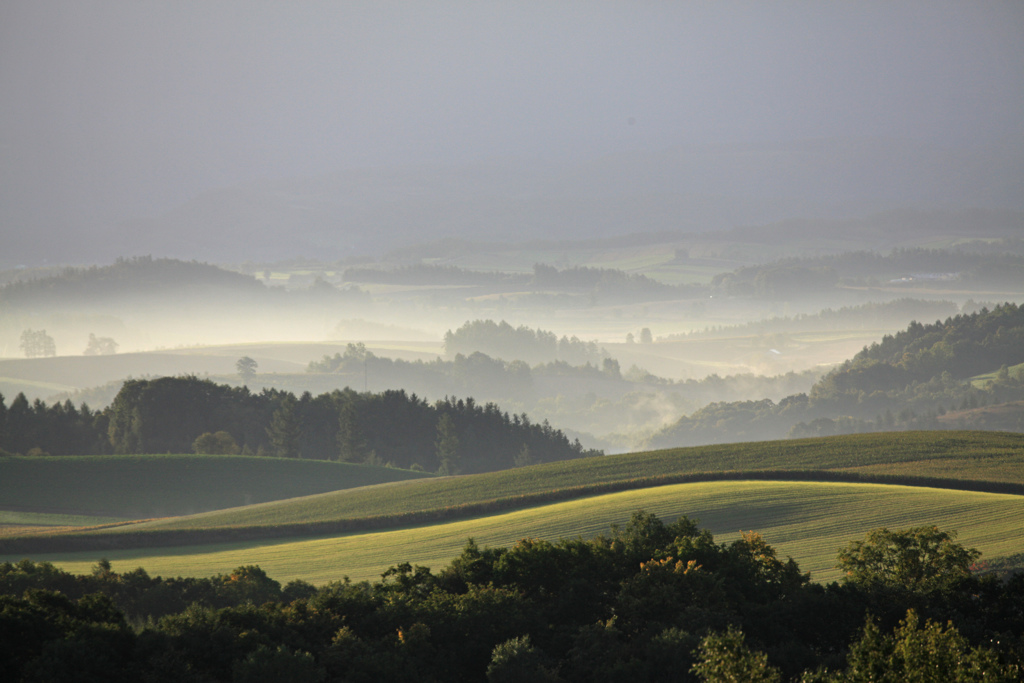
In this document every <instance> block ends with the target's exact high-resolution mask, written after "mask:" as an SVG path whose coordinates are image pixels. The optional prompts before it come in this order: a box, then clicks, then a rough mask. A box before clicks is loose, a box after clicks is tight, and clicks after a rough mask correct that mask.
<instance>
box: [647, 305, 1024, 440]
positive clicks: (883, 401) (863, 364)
mask: <svg viewBox="0 0 1024 683" xmlns="http://www.w3.org/2000/svg"><path fill="white" fill-rule="evenodd" d="M1020 363H1024V308H1022V307H1020V306H1018V305H1016V304H1013V303H1005V304H1001V305H998V306H995V307H994V308H993V309H992V310H988V309H987V308H982V309H981V310H980V311H978V312H976V313H970V314H961V315H957V316H954V317H949V318H947V319H946V320H945V321H936V322H935V323H931V324H927V325H925V324H921V323H918V322H912V323H911V324H910V325H909V326H908V327H907V329H906V330H904V331H902V332H899V333H897V334H895V335H886V336H885V337H883V339H882V341H881V342H880V343H876V344H872V345H871V346H870V347H865V348H864V349H863V350H862V351H861V352H859V353H858V354H857V355H856V356H854V357H853V358H852V359H850V360H848V361H847V362H845V363H844V364H843V365H842V366H840V367H839V368H837V369H835V370H833V371H832V372H830V373H828V374H826V375H825V376H824V377H822V378H821V379H820V380H818V382H816V383H815V384H814V386H813V387H812V388H811V391H810V392H809V393H807V394H795V395H792V396H788V397H786V398H784V399H782V400H780V401H778V402H777V403H776V402H774V401H772V400H770V399H762V400H750V401H735V402H718V403H712V404H709V405H707V406H705V407H703V408H701V409H700V410H697V411H695V412H694V413H692V414H690V415H688V416H684V417H683V418H681V419H680V420H679V421H678V422H677V423H676V424H674V425H671V426H669V427H667V428H665V429H664V430H662V431H661V432H659V433H658V434H655V435H654V436H653V437H652V438H651V440H650V442H649V444H648V445H649V446H651V447H668V446H676V445H683V444H691V443H724V442H728V441H737V440H744V441H747V440H760V439H780V438H784V437H786V436H800V437H803V436H827V435H831V434H843V433H853V432H867V431H884V430H892V429H942V428H949V427H955V426H956V424H955V423H950V422H949V421H947V420H941V421H940V419H939V418H940V417H942V416H944V415H945V414H947V413H949V412H950V411H957V410H969V409H973V408H978V407H979V406H983V405H991V404H1004V403H1010V402H1014V401H1020V400H1022V399H1024V372H1019V371H1018V372H1016V373H1011V372H1010V370H1009V368H1010V367H1012V366H1015V365H1018V364H1020ZM997 370H998V373H997V374H996V376H995V378H994V379H992V380H991V381H989V382H987V383H986V385H985V386H980V387H979V386H974V385H972V384H971V383H970V382H969V381H966V380H967V379H968V378H970V377H972V376H976V375H978V374H982V373H986V372H995V371H997ZM1022 417H1024V416H1022ZM1018 422H1019V423H1020V424H1019V425H1018V426H1019V428H1021V429H1024V421H1018ZM1006 423H1007V421H1005V420H1004V421H1003V424H1006Z"/></svg>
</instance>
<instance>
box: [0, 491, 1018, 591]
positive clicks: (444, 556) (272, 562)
mask: <svg viewBox="0 0 1024 683" xmlns="http://www.w3.org/2000/svg"><path fill="white" fill-rule="evenodd" d="M403 488H405V487H403ZM640 508H643V509H645V510H647V511H650V512H653V513H655V514H657V515H658V516H659V517H662V518H663V519H665V520H666V521H668V520H671V519H675V518H676V517H678V516H679V515H681V514H686V515H688V516H690V517H691V518H694V519H699V521H700V523H701V526H703V527H706V528H708V529H709V530H711V531H712V532H713V533H714V534H715V535H716V538H717V540H719V541H720V542H724V541H729V540H733V539H735V538H736V537H737V536H738V532H739V531H740V530H751V529H753V530H756V531H759V532H761V533H762V534H763V535H764V536H765V538H766V540H767V541H768V542H769V543H771V544H772V545H774V546H775V547H776V548H778V550H779V553H780V555H781V556H786V555H790V556H792V557H794V559H796V560H797V561H798V562H799V563H800V566H801V567H802V568H803V569H804V570H805V571H810V572H812V578H814V579H815V580H819V581H821V580H832V579H835V578H838V576H837V574H836V572H835V571H834V569H833V565H834V561H835V556H836V553H837V551H838V549H839V548H840V547H843V546H845V545H846V543H847V542H848V541H850V540H854V539H857V538H861V537H863V535H864V534H865V533H866V532H867V531H868V530H869V529H872V528H875V527H878V526H888V527H890V528H900V527H908V526H915V525H925V524H928V525H932V524H935V525H938V526H939V527H941V528H943V529H955V530H957V531H958V532H959V538H958V540H959V541H960V542H962V543H964V544H966V545H968V546H972V547H977V548H979V549H981V550H982V551H983V553H984V556H983V558H984V559H996V558H999V557H1006V556H1010V555H1013V554H1014V553H1019V552H1020V550H1021V548H1024V528H1022V527H1021V525H1020V520H1021V519H1022V518H1024V497H1021V496H1012V495H1001V494H989V493H976V492H963V491H948V490H941V489H929V488H909V487H901V486H883V485H872V484H835V483H828V484H823V483H811V482H801V483H794V482H708V483H696V484H680V485H674V486H663V487H657V488H652V489H643V490H635V491H624V492H619V493H613V494H607V495H603V496H596V497H590V498H585V499H581V500H574V501H566V502H560V503H555V504H551V505H543V506H537V507H531V508H527V509H523V510H518V511H514V512H508V513H504V514H498V515H492V516H487V517H481V518H474V519H466V520H459V521H454V522H449V523H444V524H436V525H429V526H421V527H413V528H405V529H397V530H391V531H383V532H373V533H362V534H347V535H342V536H337V537H333V538H304V539H300V540H290V541H281V542H266V541H263V542H258V541H257V542H247V543H233V544H222V545H217V546H202V547H177V548H174V549H169V550H163V551H161V550H104V551H102V556H104V557H107V558H108V559H110V560H111V561H112V563H113V566H114V569H115V570H116V571H128V570H130V569H133V568H134V567H136V566H144V567H145V568H146V569H147V571H149V573H150V574H152V575H164V576H173V575H185V576H210V575H213V574H217V573H228V572H230V570H231V569H232V568H234V567H236V566H239V565H243V564H259V565H260V566H261V567H262V568H263V569H264V570H266V571H267V572H268V573H269V574H270V575H271V576H274V577H275V578H276V579H278V580H281V581H288V580H291V579H296V578H299V579H304V580H306V581H311V582H313V583H324V582H326V581H331V580H338V579H341V578H342V577H344V576H349V577H351V578H352V579H356V580H360V579H376V578H379V575H380V573H381V572H382V571H383V570H384V569H386V568H387V567H388V566H391V565H393V564H397V563H399V562H404V561H409V562H412V563H414V564H422V565H426V566H430V567H432V568H434V569H438V568H440V567H441V566H444V565H445V564H447V563H448V562H449V561H450V560H451V559H452V558H453V557H455V556H456V555H457V554H458V553H459V551H460V549H461V547H462V546H463V545H464V543H465V541H466V539H467V538H469V537H472V538H474V539H475V540H476V541H477V543H479V544H480V545H510V544H514V543H515V542H516V541H517V540H518V539H519V538H522V537H527V536H530V537H538V538H544V539H549V540H555V539H558V538H563V537H575V536H577V535H579V536H583V537H590V536H593V535H596V534H598V533H602V532H606V531H607V530H608V528H609V526H610V525H611V524H620V525H621V524H624V523H625V522H626V521H627V520H628V518H629V516H630V514H631V513H632V512H633V511H635V510H637V509H640ZM99 557H100V553H99V552H97V551H89V552H79V553H65V554H59V555H35V556H34V559H36V560H47V561H52V562H54V563H55V564H57V565H59V566H61V567H63V568H64V569H67V570H68V571H72V572H80V573H88V572H89V571H90V570H91V567H92V565H93V564H95V562H96V561H97V559H98V558H99ZM15 559H18V557H17V556H11V555H8V556H0V561H3V560H15Z"/></svg>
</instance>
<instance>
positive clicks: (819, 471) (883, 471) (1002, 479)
mask: <svg viewBox="0 0 1024 683" xmlns="http://www.w3.org/2000/svg"><path fill="white" fill-rule="evenodd" d="M108 462H110V463H114V462H117V460H116V459H108ZM193 462H195V459H191V460H182V461H180V462H178V463H177V467H179V468H183V467H184V466H185V465H188V464H189V463H193ZM226 462H233V460H231V459H229V460H227V461H226ZM254 462H262V461H254ZM266 462H276V461H266ZM283 462H284V465H282V466H287V465H290V464H293V462H294V461H283ZM171 463H172V461H168V464H169V465H170V464H171ZM294 464H298V463H294ZM307 464H308V465H313V463H307ZM323 465H326V466H327V467H330V466H331V465H332V464H331V463H323ZM364 471H365V470H364ZM369 471H372V470H369ZM383 471H384V472H394V470H390V471H389V470H383ZM54 476H57V475H54ZM929 476H932V477H940V478H941V479H942V481H935V480H928V479H926V478H927V477H929ZM722 478H729V479H733V480H740V479H761V480H770V479H785V480H790V481H792V480H797V479H799V480H825V481H836V480H839V481H843V480H853V481H864V482H876V483H879V482H884V483H893V484H916V485H918V486H920V485H925V484H926V485H931V486H941V487H946V488H951V489H956V488H960V489H964V488H966V489H974V490H978V491H994V492H1019V491H1021V490H1022V488H1021V487H1022V485H1024V435H1021V434H1004V433H992V432H899V433H882V434H862V435H852V436H841V437H831V438H819V439H802V440H792V441H780V442H764V443H745V444H732V445H727V446H706V447H699V448H681V449H671V450H665V451H656V452H651V453H640V454H629V455H618V456H606V457H598V458H587V459H580V460H573V461H565V462H558V463H550V464H546V465H541V466H535V467H527V468H521V469H515V470H506V471H501V472H493V473H488V474H481V475H472V476H462V477H449V478H440V479H428V480H422V481H407V482H405V483H403V484H401V485H400V486H368V487H364V488H357V489H350V490H343V491H333V492H330V493H321V494H318V495H310V496H305V497H296V498H288V499H279V500H276V501H273V502H267V503H262V504H254V505H248V506H243V507H236V508H231V509H225V510H219V511H212V512H207V513H203V514H196V515H189V516H183V517H168V518H165V519H158V520H151V521H145V522H139V523H136V524H130V525H123V526H120V527H117V528H113V529H111V528H103V529H92V530H88V529H80V530H77V531H72V532H68V533H60V534H50V535H48V537H47V538H37V539H31V538H19V539H13V538H8V539H6V540H2V541H0V552H3V553H5V554H12V553H17V552H32V553H37V552H42V551H45V550H47V549H53V550H57V549H63V550H70V549H73V548H82V549H86V548H115V547H119V548H130V547H142V546H150V547H152V546H180V545H192V544H196V543H225V542H233V541H252V540H256V539H270V538H281V537H287V536H291V537H295V536H303V535H311V534H337V533H342V532H349V531H368V530H379V529H387V528H396V527H403V526H409V525H413V524H428V523H442V522H450V521H454V520H458V519H468V518H471V517H476V516H481V515H486V514H499V513H506V512H509V511H512V510H518V509H526V508H530V507H535V506H539V505H546V504H551V503H558V502H564V501H569V500H574V499H584V498H592V497H595V496H599V495H604V494H609V493H613V492H620V491H626V490H638V491H654V490H656V489H655V488H652V487H659V486H662V487H663V486H666V485H671V484H678V483H684V482H693V481H702V480H703V481H707V480H714V479H722ZM100 481H107V480H105V479H103V478H100ZM365 483H369V482H365ZM108 485H109V486H110V487H111V489H112V490H113V489H116V487H117V486H118V485H117V484H116V483H114V482H113V481H112V480H111V481H110V482H109V483H108ZM159 490H160V491H164V493H163V495H165V496H170V495H172V494H170V493H168V492H167V488H166V485H165V488H163V489H159ZM65 491H66V492H67V493H66V494H65V495H66V496H67V497H66V498H64V499H63V500H66V501H67V503H66V504H71V503H74V504H77V505H79V506H80V508H79V509H86V505H87V503H88V501H89V500H91V498H90V497H91V496H97V499H98V500H104V499H105V497H104V495H103V494H102V492H101V491H94V492H87V491H83V490H80V489H77V488H76V487H75V486H73V485H71V484H70V483H69V484H68V485H66V487H65ZM121 495H122V496H123V495H126V494H121ZM187 495H188V496H193V495H195V493H194V492H192V493H189V494H187ZM106 499H110V500H113V499H116V495H115V494H114V493H111V494H110V496H109V497H107V498H106ZM55 500H56V499H55ZM185 500H188V498H186V499H185ZM106 509H109V508H106ZM39 511H43V510H39ZM51 511H54V510H51ZM125 516H127V515H125ZM62 531H63V530H62Z"/></svg>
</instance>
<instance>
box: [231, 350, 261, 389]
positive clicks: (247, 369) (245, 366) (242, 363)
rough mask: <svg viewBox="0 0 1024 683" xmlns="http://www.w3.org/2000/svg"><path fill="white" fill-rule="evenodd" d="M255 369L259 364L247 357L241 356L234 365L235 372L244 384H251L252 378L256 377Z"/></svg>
mask: <svg viewBox="0 0 1024 683" xmlns="http://www.w3.org/2000/svg"><path fill="white" fill-rule="evenodd" d="M257 367H259V363H257V362H256V361H255V360H253V359H252V358H250V357H249V356H242V357H241V358H239V359H238V362H236V363H235V370H237V371H238V375H239V376H240V377H241V378H242V381H243V382H245V383H246V384H248V383H249V382H251V381H252V379H253V377H255V376H256V368H257Z"/></svg>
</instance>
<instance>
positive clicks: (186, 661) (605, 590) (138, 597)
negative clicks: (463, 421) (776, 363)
mask: <svg viewBox="0 0 1024 683" xmlns="http://www.w3.org/2000/svg"><path fill="white" fill-rule="evenodd" d="M977 557H978V553H977V552H976V551H973V550H970V549H967V548H964V547H963V546H961V545H959V544H956V543H955V542H954V540H953V538H952V536H951V535H950V534H947V533H945V532H942V531H939V530H938V529H934V528H927V527H924V528H918V529H911V530H906V531H895V532H894V531H889V530H886V529H879V530H875V531H874V532H872V533H871V534H869V535H868V536H867V537H866V538H865V539H864V540H862V541H856V542H853V543H851V544H850V545H849V546H848V547H847V548H846V549H845V550H844V551H842V552H841V553H840V555H839V558H838V562H839V566H840V567H841V568H842V569H843V570H844V572H845V573H846V578H845V579H844V581H843V583H842V584H838V583H833V584H830V585H827V586H823V585H817V584H812V583H810V582H809V577H808V576H807V575H806V574H803V573H801V572H800V569H799V567H798V566H797V564H796V563H795V562H793V561H792V560H788V561H783V560H781V559H779V558H778V557H777V554H776V552H775V550H774V548H772V547H771V546H770V545H768V544H767V543H766V542H765V541H764V539H763V538H761V537H760V536H759V535H758V534H756V533H753V532H750V533H745V534H743V535H742V538H740V539H739V540H737V541H734V542H732V543H716V542H715V540H714V538H713V537H712V536H711V534H710V533H708V532H707V531H702V530H700V529H699V528H698V527H697V526H696V525H695V524H694V523H693V522H691V521H690V520H688V519H687V518H685V517H683V518H681V519H679V520H677V521H676V522H674V523H672V524H665V523H663V522H662V521H660V520H659V519H657V518H656V517H654V516H652V515H648V514H645V513H643V512H638V513H636V514H635V515H634V516H633V518H632V520H631V521H630V523H629V524H628V525H627V526H626V527H625V528H624V529H621V530H619V529H613V532H612V533H611V534H610V535H605V536H599V537H597V538H595V539H593V540H589V541H587V540H583V539H575V540H563V541H559V542H558V543H549V542H546V541H540V540H536V539H523V540H522V541H520V542H519V543H518V544H516V545H515V546H514V547H511V548H481V547H479V546H477V545H476V544H474V543H473V542H472V541H470V542H469V543H468V544H467V545H466V547H465V549H464V550H463V552H462V554H461V555H460V556H459V557H457V558H455V559H454V560H453V561H452V562H451V564H450V565H448V566H447V567H444V568H442V569H441V570H440V571H437V572H436V573H435V572H433V571H431V570H430V569H428V568H426V567H419V566H416V567H414V566H411V565H409V564H408V563H406V564H400V565H397V566H394V567H392V568H391V569H389V570H387V571H386V572H385V573H384V574H383V575H382V580H381V581H379V582H376V583H373V584H370V583H359V584H353V583H349V582H347V581H344V582H336V583H330V584H327V585H325V586H323V587H320V588H314V587H313V586H310V585H309V584H305V583H303V582H292V583H290V584H288V585H287V586H285V587H283V588H282V587H281V586H280V584H279V583H278V582H276V581H274V580H273V579H271V578H269V577H267V576H266V574H265V573H263V572H262V571H261V570H260V569H259V568H258V567H254V566H248V567H239V568H238V569H236V570H235V571H234V572H232V573H231V574H230V575H227V576H217V577H213V578H212V579H161V578H159V577H150V576H149V575H148V574H147V573H146V572H145V571H144V570H142V569H137V570H135V571H132V572H126V573H124V574H118V573H116V572H113V571H111V567H110V565H109V563H106V562H105V561H101V562H100V563H99V564H98V565H97V566H96V569H95V571H94V572H93V574H92V575H90V576H74V575H70V574H67V573H65V572H63V571H60V570H58V569H55V568H54V567H52V566H51V565H48V564H45V563H41V564H36V563H33V562H30V561H28V560H25V561H22V562H19V563H18V564H9V563H8V564H2V565H0V633H3V634H4V638H3V639H2V640H0V663H2V665H3V667H4V669H5V671H6V672H8V675H9V676H10V677H11V680H17V681H29V680H72V679H73V680H78V681H93V680H97V681H98V680H103V681H110V680H132V681H157V680H175V681H266V680H274V681H381V680H410V681H480V680H488V681H527V680H529V681H565V682H567V683H568V682H574V681H587V682H590V681H683V682H686V681H700V680H703V681H724V680H736V681H739V680H743V681H755V680H756V681H779V680H782V678H783V677H785V678H786V679H790V680H796V679H799V680H803V681H836V682H838V681H869V680H870V681H889V680H892V681H902V680H942V681H982V680H984V681H1007V682H1009V681H1016V680H1019V677H1020V675H1021V673H1022V669H1021V662H1022V658H1024V614H1022V613H1021V611H1020V609H1019V605H1020V604H1021V602H1022V600H1024V575H1017V576H1016V577H1014V578H1010V579H1009V580H1005V581H1003V580H1000V579H998V578H996V577H994V576H988V577H984V578H978V577H976V576H973V575H972V574H971V572H970V567H971V566H972V563H973V562H975V561H976V560H977ZM126 615H127V618H126ZM129 620H130V621H129ZM130 624H134V625H136V628H132V626H131V625H130Z"/></svg>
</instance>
